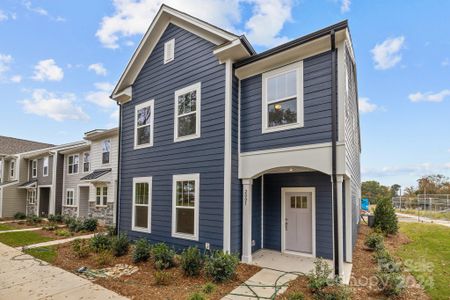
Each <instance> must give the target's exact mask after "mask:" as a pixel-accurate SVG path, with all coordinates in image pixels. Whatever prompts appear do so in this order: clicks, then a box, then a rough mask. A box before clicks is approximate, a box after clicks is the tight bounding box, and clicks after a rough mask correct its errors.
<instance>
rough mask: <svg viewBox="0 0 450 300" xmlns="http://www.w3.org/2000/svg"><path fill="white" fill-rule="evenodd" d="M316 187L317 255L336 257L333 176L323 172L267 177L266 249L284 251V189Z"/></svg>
mask: <svg viewBox="0 0 450 300" xmlns="http://www.w3.org/2000/svg"><path fill="white" fill-rule="evenodd" d="M282 187H315V188H316V256H317V257H324V258H327V259H332V258H333V236H332V233H333V231H332V228H333V224H332V201H331V197H332V193H331V179H330V176H328V175H325V174H323V173H319V172H310V173H309V172H308V173H294V174H266V175H264V248H267V249H272V250H276V251H280V250H281V188H282Z"/></svg>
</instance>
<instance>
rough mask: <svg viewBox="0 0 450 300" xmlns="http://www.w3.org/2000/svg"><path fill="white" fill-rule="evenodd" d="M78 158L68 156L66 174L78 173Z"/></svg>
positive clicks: (75, 155)
mask: <svg viewBox="0 0 450 300" xmlns="http://www.w3.org/2000/svg"><path fill="white" fill-rule="evenodd" d="M79 161H80V157H79V156H78V154H74V155H69V157H68V158H67V173H68V174H77V173H78V165H79Z"/></svg>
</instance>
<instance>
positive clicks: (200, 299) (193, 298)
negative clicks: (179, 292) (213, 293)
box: [188, 292, 206, 300]
mask: <svg viewBox="0 0 450 300" xmlns="http://www.w3.org/2000/svg"><path fill="white" fill-rule="evenodd" d="M188 300H206V298H205V296H204V295H203V294H202V293H200V292H195V293H193V294H191V295H190V296H189V298H188Z"/></svg>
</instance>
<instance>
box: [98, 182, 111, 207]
mask: <svg viewBox="0 0 450 300" xmlns="http://www.w3.org/2000/svg"><path fill="white" fill-rule="evenodd" d="M104 188H106V202H104V201H103V198H104V197H105V195H104V194H103V191H104V190H103V189H104ZM97 189H100V200H101V202H102V203H105V204H97V197H98V195H97ZM108 197H109V188H108V186H107V185H98V186H96V187H95V198H94V200H95V207H107V206H108V202H109V201H108Z"/></svg>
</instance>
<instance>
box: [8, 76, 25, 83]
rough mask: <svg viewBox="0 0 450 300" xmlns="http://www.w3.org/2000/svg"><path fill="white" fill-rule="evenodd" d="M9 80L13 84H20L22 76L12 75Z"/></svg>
mask: <svg viewBox="0 0 450 300" xmlns="http://www.w3.org/2000/svg"><path fill="white" fill-rule="evenodd" d="M10 80H11V82H14V83H20V82H22V76H20V75H14V76H12V77H11V78H10Z"/></svg>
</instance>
